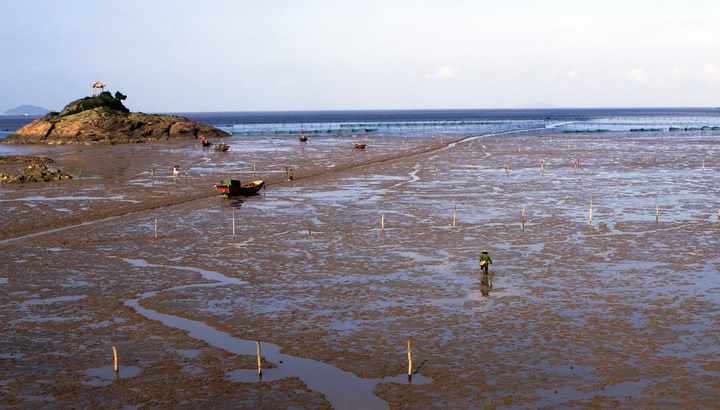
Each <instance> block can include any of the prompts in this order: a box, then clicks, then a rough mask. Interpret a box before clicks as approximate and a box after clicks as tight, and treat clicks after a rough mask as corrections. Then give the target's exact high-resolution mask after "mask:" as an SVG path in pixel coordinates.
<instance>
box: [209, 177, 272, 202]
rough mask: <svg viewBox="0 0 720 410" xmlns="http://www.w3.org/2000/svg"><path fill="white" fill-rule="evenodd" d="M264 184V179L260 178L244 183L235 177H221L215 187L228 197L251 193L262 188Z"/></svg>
mask: <svg viewBox="0 0 720 410" xmlns="http://www.w3.org/2000/svg"><path fill="white" fill-rule="evenodd" d="M264 186H265V181H263V180H262V179H260V180H257V181H253V182H251V183H249V184H244V185H243V184H241V183H240V180H237V179H223V180H222V181H220V183H219V184H216V185H215V188H217V190H218V191H219V192H220V193H221V194H223V196H224V197H225V198H228V197H231V196H239V195H252V194H254V193H256V192H258V191H259V190H261V189H263V187H264Z"/></svg>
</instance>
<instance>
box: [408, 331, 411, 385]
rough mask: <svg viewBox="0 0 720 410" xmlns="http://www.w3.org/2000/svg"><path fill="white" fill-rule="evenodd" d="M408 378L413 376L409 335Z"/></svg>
mask: <svg viewBox="0 0 720 410" xmlns="http://www.w3.org/2000/svg"><path fill="white" fill-rule="evenodd" d="M407 346H408V349H407V352H408V380H410V379H411V378H412V351H411V350H410V338H409V337H408V343H407Z"/></svg>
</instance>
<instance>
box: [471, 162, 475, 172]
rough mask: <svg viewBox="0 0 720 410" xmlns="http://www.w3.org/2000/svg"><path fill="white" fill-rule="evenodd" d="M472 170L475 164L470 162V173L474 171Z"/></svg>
mask: <svg viewBox="0 0 720 410" xmlns="http://www.w3.org/2000/svg"><path fill="white" fill-rule="evenodd" d="M474 170H475V164H473V163H472V162H471V163H470V171H474Z"/></svg>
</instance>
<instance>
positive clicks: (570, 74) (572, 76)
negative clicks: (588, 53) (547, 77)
mask: <svg viewBox="0 0 720 410" xmlns="http://www.w3.org/2000/svg"><path fill="white" fill-rule="evenodd" d="M565 77H567V78H570V79H575V78H578V77H580V74H579V73H578V72H577V70H575V69H572V70H570V71H568V72H566V73H565Z"/></svg>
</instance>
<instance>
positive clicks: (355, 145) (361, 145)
mask: <svg viewBox="0 0 720 410" xmlns="http://www.w3.org/2000/svg"><path fill="white" fill-rule="evenodd" d="M353 146H354V147H355V148H357V149H365V147H366V146H367V145H365V144H353Z"/></svg>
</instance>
